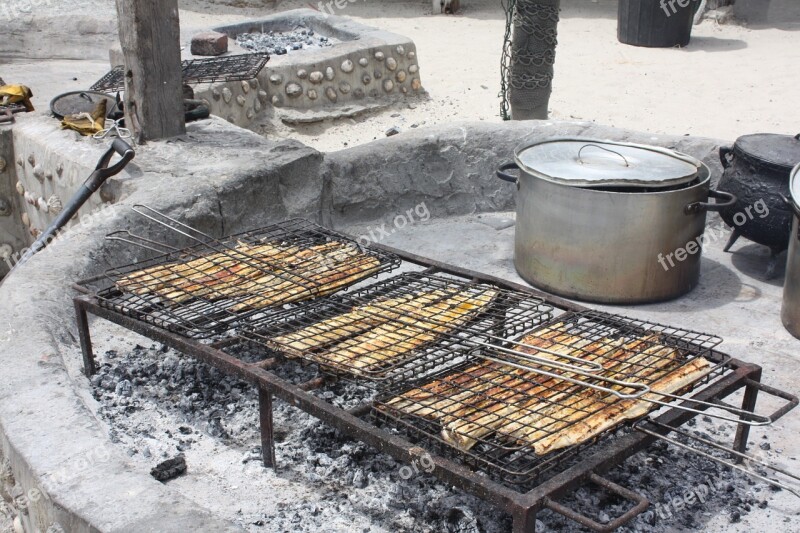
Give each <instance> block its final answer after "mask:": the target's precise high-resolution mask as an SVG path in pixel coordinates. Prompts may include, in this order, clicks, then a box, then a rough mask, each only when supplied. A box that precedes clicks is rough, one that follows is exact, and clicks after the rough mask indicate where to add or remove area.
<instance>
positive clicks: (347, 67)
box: [342, 59, 356, 74]
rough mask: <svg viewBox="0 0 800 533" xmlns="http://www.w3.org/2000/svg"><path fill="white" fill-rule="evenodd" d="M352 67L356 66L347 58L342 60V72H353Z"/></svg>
mask: <svg viewBox="0 0 800 533" xmlns="http://www.w3.org/2000/svg"><path fill="white" fill-rule="evenodd" d="M354 68H356V66H355V65H354V64H353V62H352V61H350V60H349V59H345V60H344V61H342V72H344V73H347V74H349V73H351V72H353V69H354Z"/></svg>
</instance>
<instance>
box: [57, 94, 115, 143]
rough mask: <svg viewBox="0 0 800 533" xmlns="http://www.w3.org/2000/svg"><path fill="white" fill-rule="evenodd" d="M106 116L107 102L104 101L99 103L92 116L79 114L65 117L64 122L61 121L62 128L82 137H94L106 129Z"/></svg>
mask: <svg viewBox="0 0 800 533" xmlns="http://www.w3.org/2000/svg"><path fill="white" fill-rule="evenodd" d="M106 115H107V108H106V100H105V99H102V100H100V101H99V102H97V107H95V108H94V111H92V113H91V114H89V113H77V114H75V115H67V116H66V117H64V120H62V121H61V128H62V129H65V130H75V131H77V132H78V133H80V134H81V135H94V134H95V133H99V132H101V131H103V130H104V129H106Z"/></svg>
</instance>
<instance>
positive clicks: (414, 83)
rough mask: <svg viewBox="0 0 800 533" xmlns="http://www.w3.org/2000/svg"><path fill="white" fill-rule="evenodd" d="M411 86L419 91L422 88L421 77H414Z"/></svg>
mask: <svg viewBox="0 0 800 533" xmlns="http://www.w3.org/2000/svg"><path fill="white" fill-rule="evenodd" d="M411 88H412V89H414V90H415V91H419V90H420V89H421V88H422V82H421V81H419V78H414V79H413V80H411Z"/></svg>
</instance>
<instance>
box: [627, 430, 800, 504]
mask: <svg viewBox="0 0 800 533" xmlns="http://www.w3.org/2000/svg"><path fill="white" fill-rule="evenodd" d="M659 425H660V424H659ZM633 427H634V428H635V429H636V430H638V431H641V432H642V433H644V434H645V435H649V436H651V437H654V438H657V439H660V440H663V441H665V442H668V443H670V444H672V445H673V446H677V447H678V448H681V449H684V450H686V451H688V452H692V453H694V454H697V455H700V456H701V457H705V458H706V459H710V460H712V461H714V462H717V463H719V464H721V465H725V466H727V467H730V468H733V469H734V470H738V471H739V472H742V473H744V474H747V475H748V476H750V477H753V478H756V479H759V480H761V481H763V482H764V483H767V484H769V485H772V486H774V487H778V488H780V489H783V490H786V491H788V492H790V493H792V494H794V495H795V496H797V497H798V498H800V492H798V491H796V490H795V489H793V488H791V487H788V486H786V485H784V484H783V483H781V482H779V481H775V480H774V479H770V478H768V477H766V476H762V475H761V474H757V473H755V472H753V471H752V470H750V469H749V468H745V467H743V466H740V465H738V464H735V463H731V462H728V461H725V460H723V459H720V458H719V457H714V456H713V455H711V454H710V453H706V452H704V451H702V450H698V449H697V448H692V447H691V446H689V445H687V444H684V443H682V442H679V441H677V440H675V439H671V438H669V437H667V436H665V435H662V434H661V433H657V432H655V431H650V430H649V429H645V428H643V427H641V426H640V425H639V424H638V423H637V424H634V426H633ZM666 427H668V428H669V429H670V430H671V431H675V432H677V433H680V434H681V435H685V436H686V437H688V438H691V439H694V440H697V441H698V442H703V443H705V444H708V445H710V446H713V447H714V448H718V449H720V450H724V451H725V452H728V453H732V454H734V455H743V456H745V457H747V460H748V461H752V462H754V463H756V464H760V465H762V466H764V467H766V468H769V469H770V470H774V471H776V472H779V473H781V474H784V475H787V476H789V477H791V478H792V479H798V480H800V478H798V477H797V476H795V475H793V474H790V473H788V472H786V471H784V470H781V469H779V468H776V467H774V466H771V465H769V464H767V463H763V462H761V461H759V460H758V459H756V458H754V457H752V456H750V455H747V454H739V452H737V451H736V450H733V449H731V448H728V447H726V446H722V445H721V444H717V443H714V442H712V441H708V440H706V439H702V438H700V437H695V436H694V435H691V434H686V433H685V432H682V431H680V430H677V429H676V428H674V427H672V426H666Z"/></svg>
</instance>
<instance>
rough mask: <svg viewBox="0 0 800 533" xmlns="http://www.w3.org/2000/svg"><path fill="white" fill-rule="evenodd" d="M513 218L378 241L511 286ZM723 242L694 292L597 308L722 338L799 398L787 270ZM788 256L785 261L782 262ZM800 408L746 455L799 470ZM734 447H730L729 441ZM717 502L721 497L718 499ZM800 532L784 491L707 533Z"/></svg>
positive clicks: (766, 405) (411, 231) (442, 224)
mask: <svg viewBox="0 0 800 533" xmlns="http://www.w3.org/2000/svg"><path fill="white" fill-rule="evenodd" d="M514 216H515V215H514V213H493V214H483V215H473V216H465V217H456V218H447V219H435V218H431V219H430V220H429V221H427V222H425V223H422V222H420V223H419V224H417V225H414V226H408V227H406V228H404V229H402V230H394V231H390V233H391V234H390V235H388V236H385V238H384V239H383V240H381V244H385V245H389V246H393V247H396V248H400V249H403V250H408V251H411V252H414V253H416V254H419V255H422V256H426V257H430V258H433V259H437V260H440V261H445V262H448V263H451V264H455V265H459V266H461V267H465V268H469V269H473V270H476V271H480V272H483V273H486V274H491V275H494V276H498V277H501V278H503V279H507V280H510V281H515V282H521V283H524V281H523V280H522V279H521V278H520V277H519V275H518V274H517V273H516V271H515V269H514V262H513V261H514V251H513V241H514V226H513V219H514ZM720 223H721V222H720V220H719V219H718V218H717V217H713V218H712V219H710V220H709V227H710V228H713V229H715V230H718V227H721V226H719V225H720ZM340 229H343V230H344V231H347V232H349V233H351V234H353V235H369V232H370V230H374V231H373V233H374V234H380V232H378V231H377V229H376V228H371V227H369V226H350V227H346V228H340ZM726 241H727V234H726V235H725V237H723V238H719V239H717V240H716V241H715V242H710V243H709V245H707V247H706V249H705V251H704V255H703V259H702V273H701V278H700V284H699V286H698V287H697V288H696V289H695V290H694V291H692V292H691V293H690V294H688V295H686V296H684V297H682V298H678V299H676V300H673V301H671V302H667V303H659V304H652V305H638V306H597V305H592V307H599V308H602V309H605V310H607V311H609V312H614V313H618V314H623V315H628V316H632V317H635V318H639V319H645V320H650V321H653V322H659V323H664V324H668V325H671V326H676V327H683V328H687V329H692V330H695V331H702V332H707V333H711V334H715V335H719V336H721V337H722V338H723V339H724V342H723V344H722V345H721V346H720V349H721V350H722V351H724V352H726V353H728V354H729V355H731V356H733V357H736V358H739V359H742V360H745V361H747V362H752V363H756V364H759V365H762V366H763V367H764V377H763V381H764V382H765V383H767V384H769V385H772V386H775V387H778V388H781V389H783V390H785V391H788V392H791V393H793V394H798V393H800V386H799V385H798V379H797V376H798V375H800V353H798V351H799V349H800V340H797V339H795V338H794V337H792V336H791V335H790V334H789V333H788V332H787V331H786V330H785V329H784V328H783V326H782V324H781V320H780V309H781V302H782V291H783V268H782V269H781V271H780V276H779V277H778V278H776V279H773V280H769V281H765V280H764V279H763V274H764V270H765V269H766V266H767V260H768V259H769V252H768V250H767V249H766V248H764V247H762V246H759V245H756V244H752V243H749V242H748V241H744V240H740V241H739V243H737V244H736V245H735V246H734V248H733V253H725V252H723V251H722V248H723V247H724V245H725V242H726ZM783 259H784V256H781V260H783ZM780 405H781V403H780V402H779V401H776V400H774V399H772V398H769V397H766V396H764V395H762V396H761V398H760V401H759V406H760V407H759V409H758V412H759V413H762V414H768V413H771V412H773V411H774V410H775V409H777V408H778V407H779V406H780ZM765 431H766V432H769V436H770V439H773V443H774V445H773V448H772V450H770V451H768V452H765V451H762V450H760V449H759V448H758V446H754V445H752V444H754V443H757V442H758V441H759V439H760V438H761V435H762V432H765ZM798 433H800V410H796V411H793V412H791V413H789V414H788V415H787V416H785V417H784V418H783V419H781V420H780V421H778V422H776V423H775V424H774V425H772V426H769V427H767V428H766V429H758V428H755V429H754V430H753V431H752V432H751V437H750V442H751V447H750V449H749V452H750V453H752V454H756V455H758V456H759V457H760V458H761V459H763V460H767V461H769V462H771V463H773V464H775V465H778V466H781V467H784V468H786V469H788V470H789V471H794V472H800V468H798V463H797V458H798V457H800V441H798V439H797V438H796V436H797V434H798ZM725 444H729V443H725ZM716 497H720V498H722V497H724V495H719V496H716ZM777 530H782V531H786V532H798V531H800V502H798V500H797V498H796V497H794V496H792V495H791V494H789V493H788V492H786V491H783V492H779V493H776V494H775V499H774V500H773V501H772V502H771V503H770V507H768V508H767V509H765V510H759V509H755V510H754V511H753V513H751V514H749V515H748V516H746V517H744V518H743V520H742V522H741V523H738V524H731V523H729V521H728V519H727V517H723V516H717V517H713V518H711V520H710V521H709V523H708V526H707V529H706V531H721V532H722V531H724V532H737V533H738V532H741V533H745V532H748V533H750V532H752V531H777Z"/></svg>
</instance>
